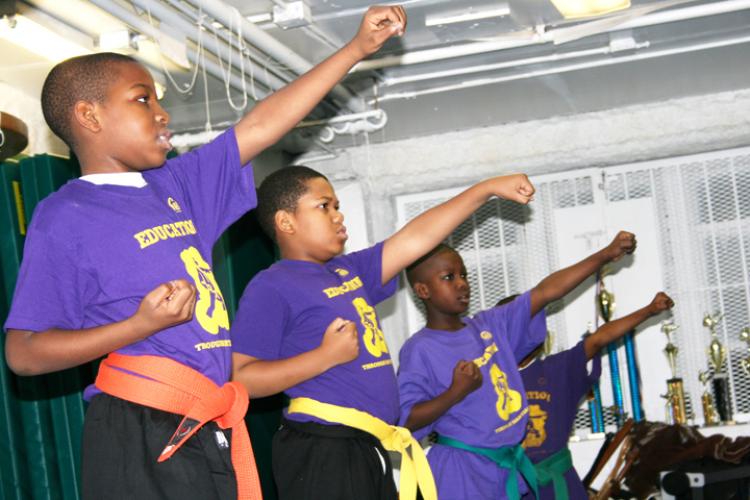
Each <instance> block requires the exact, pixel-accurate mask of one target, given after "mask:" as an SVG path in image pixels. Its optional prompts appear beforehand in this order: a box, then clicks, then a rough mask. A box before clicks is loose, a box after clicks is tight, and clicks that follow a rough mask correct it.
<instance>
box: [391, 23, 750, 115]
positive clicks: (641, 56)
mask: <svg viewBox="0 0 750 500" xmlns="http://www.w3.org/2000/svg"><path fill="white" fill-rule="evenodd" d="M743 43H750V35H747V36H740V37H734V38H729V39H723V40H716V41H712V42H703V43H698V44H693V45H690V46H684V47H673V48H667V49H661V50H652V51H648V52H638V53H636V54H631V55H627V56H618V57H610V58H607V59H600V60H597V61H589V62H581V63H575V64H569V65H566V66H558V67H555V68H547V69H542V70H536V71H526V72H523V73H517V74H512V75H505V76H498V77H494V78H478V79H476V80H468V81H464V82H461V83H456V84H450V85H444V86H441V87H433V88H430V89H425V90H417V91H412V92H397V93H392V94H385V95H382V96H379V97H378V99H377V101H378V102H384V101H393V100H397V99H414V98H416V97H419V96H423V95H429V94H439V93H442V92H450V91H453V90H464V89H470V88H476V87H482V86H484V85H493V84H497V83H503V82H509V81H513V80H523V79H526V78H534V77H539V76H545V75H552V74H559V73H568V72H571V71H578V70H581V69H590V68H598V67H603V66H611V65H614V64H622V63H626V62H632V61H642V60H647V59H654V58H657V57H664V56H670V55H675V54H683V53H687V52H695V51H699V50H709V49H714V48H720V47H729V46H732V45H739V44H743Z"/></svg>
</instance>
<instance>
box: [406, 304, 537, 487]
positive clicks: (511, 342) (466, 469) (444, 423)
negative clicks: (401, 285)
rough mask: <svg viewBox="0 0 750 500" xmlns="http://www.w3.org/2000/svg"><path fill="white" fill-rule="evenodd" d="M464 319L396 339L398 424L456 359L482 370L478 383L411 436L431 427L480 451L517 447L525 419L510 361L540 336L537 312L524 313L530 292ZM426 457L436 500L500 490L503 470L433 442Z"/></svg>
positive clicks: (442, 386)
mask: <svg viewBox="0 0 750 500" xmlns="http://www.w3.org/2000/svg"><path fill="white" fill-rule="evenodd" d="M464 323H465V324H466V327H465V328H462V329H461V330H458V331H455V332H450V331H444V330H432V329H429V328H423V329H422V330H420V331H419V332H417V333H415V334H414V335H412V336H411V338H409V340H407V341H406V343H405V344H404V347H403V348H402V349H401V353H400V362H399V372H398V383H399V392H400V396H401V419H400V420H401V423H402V424H403V423H404V422H405V421H406V419H407V418H408V416H409V413H410V412H411V409H412V407H413V406H414V405H415V404H417V403H420V402H423V401H429V400H431V399H434V398H436V397H437V396H439V395H440V394H442V393H443V392H445V391H446V390H447V389H448V387H450V384H451V382H452V380H453V369H454V367H455V366H456V363H458V361H460V360H462V359H463V360H473V361H474V362H475V363H476V364H477V365H478V366H479V367H480V369H481V371H482V377H483V382H482V385H481V387H480V388H479V389H477V390H476V391H474V392H472V393H471V394H469V395H468V396H466V398H464V400H463V401H461V402H460V403H458V404H457V405H455V406H453V407H451V408H450V409H449V410H448V411H447V412H446V413H444V414H443V415H442V416H441V417H440V418H439V419H437V420H436V421H435V422H433V423H432V424H431V425H429V426H427V427H424V428H422V429H419V430H417V431H416V432H414V435H415V436H416V437H418V438H421V437H424V436H425V435H427V434H428V433H430V432H432V431H436V432H437V433H438V434H441V435H444V436H446V437H450V438H454V439H458V440H460V441H463V442H465V443H467V444H470V445H473V446H480V447H484V448H496V447H500V446H508V445H517V444H519V443H520V442H521V440H522V439H523V436H524V433H525V432H526V420H527V418H528V416H527V413H528V409H527V407H526V398H525V395H524V390H523V384H522V382H521V376H520V375H519V373H518V362H519V361H520V360H521V359H523V358H524V357H525V356H526V355H527V354H528V353H529V352H531V350H533V349H534V348H535V347H536V346H537V345H539V343H541V342H542V341H544V338H545V336H546V335H547V327H546V317H545V313H544V311H541V312H539V313H538V314H536V315H535V316H534V317H533V318H532V317H531V294H530V292H526V293H525V294H523V295H521V296H520V297H518V298H516V300H514V301H513V302H510V303H509V304H506V305H503V306H500V307H495V308H492V309H489V310H487V311H483V312H480V313H478V314H477V315H476V316H474V317H473V318H465V319H464ZM427 459H428V460H429V462H430V466H431V467H432V471H433V474H434V476H435V482H436V485H437V488H438V496H439V497H440V498H441V499H464V498H495V497H496V496H497V495H499V494H500V493H501V492H504V491H505V489H504V488H505V482H506V480H507V476H508V473H507V470H505V469H501V468H499V467H498V466H497V465H496V464H495V463H494V462H492V461H490V460H489V459H487V458H485V457H483V456H480V455H477V454H475V453H471V452H466V451H463V450H459V449H456V448H452V447H447V446H442V445H439V444H437V445H435V446H433V447H432V449H431V450H430V452H429V454H428V455H427ZM521 483H522V484H523V480H521ZM522 489H523V486H522Z"/></svg>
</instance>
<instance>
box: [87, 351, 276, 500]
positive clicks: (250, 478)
mask: <svg viewBox="0 0 750 500" xmlns="http://www.w3.org/2000/svg"><path fill="white" fill-rule="evenodd" d="M123 370H127V371H123ZM129 372H130V373H129ZM136 374H137V375H136ZM146 377H147V378H146ZM95 385H96V387H97V388H99V389H100V390H101V391H103V392H105V393H107V394H110V395H112V396H115V397H118V398H120V399H124V400H126V401H130V402H133V403H137V404H140V405H143V406H148V407H150V408H156V409H157V410H162V411H166V412H170V413H176V414H179V415H184V418H183V419H182V421H181V422H180V425H179V427H178V428H177V430H176V431H175V433H174V434H173V435H172V437H171V438H170V440H169V442H168V443H167V445H166V446H165V448H164V451H162V452H161V455H160V456H159V458H158V462H163V461H165V460H167V459H169V458H170V457H171V456H172V455H173V454H174V453H175V452H176V451H177V450H178V449H179V448H180V446H182V445H183V444H184V443H185V442H186V441H187V440H188V439H189V438H190V437H191V436H192V435H193V434H195V433H196V432H197V431H198V429H200V428H201V427H202V426H203V425H205V424H206V423H207V422H211V421H214V422H216V423H217V424H218V426H219V427H220V428H221V429H232V449H231V453H232V466H233V467H234V472H235V475H236V477H237V498H238V500H259V499H261V498H262V493H261V489H260V480H259V478H258V470H257V469H256V467H255V456H254V455H253V449H252V447H251V445H250V436H249V435H248V433H247V427H246V426H245V413H247V408H248V405H249V400H248V395H247V390H245V388H244V386H242V385H241V384H239V383H237V382H229V383H226V384H224V385H223V386H221V387H219V386H217V385H216V384H215V383H214V382H213V381H212V380H210V379H209V378H208V377H206V376H205V375H203V374H201V373H199V372H197V371H195V370H193V369H192V368H189V367H187V366H185V365H183V364H181V363H178V362H177V361H174V360H172V359H168V358H163V357H159V356H125V355H122V354H117V353H112V354H110V355H109V356H107V358H106V359H105V360H104V361H102V363H101V365H100V367H99V374H98V375H97V377H96V383H95Z"/></svg>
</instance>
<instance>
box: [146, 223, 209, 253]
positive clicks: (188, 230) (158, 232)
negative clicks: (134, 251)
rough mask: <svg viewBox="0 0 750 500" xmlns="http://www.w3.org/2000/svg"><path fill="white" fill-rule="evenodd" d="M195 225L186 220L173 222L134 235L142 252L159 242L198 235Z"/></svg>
mask: <svg viewBox="0 0 750 500" xmlns="http://www.w3.org/2000/svg"><path fill="white" fill-rule="evenodd" d="M196 233H197V231H196V230H195V225H193V221H192V220H184V221H179V222H172V223H169V224H160V225H158V226H154V227H150V228H148V229H144V230H143V231H139V232H137V233H135V234H134V235H133V238H135V241H137V242H138V245H139V246H140V248H141V250H143V249H144V248H147V247H150V246H151V245H153V244H154V243H158V242H159V241H164V240H168V239H170V238H179V237H181V236H187V235H189V234H196Z"/></svg>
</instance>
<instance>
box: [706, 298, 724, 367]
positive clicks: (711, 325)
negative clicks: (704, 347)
mask: <svg viewBox="0 0 750 500" xmlns="http://www.w3.org/2000/svg"><path fill="white" fill-rule="evenodd" d="M720 320H721V314H720V313H718V312H717V313H714V315H713V316H711V315H710V314H709V313H706V315H705V316H703V326H705V327H706V328H708V331H709V332H710V333H711V343H710V344H708V360H709V362H710V363H711V365H713V367H714V373H720V372H721V371H722V370H721V369H722V367H723V366H724V361H726V359H727V349H726V347H724V346H723V345H722V343H721V342H720V341H719V335H718V334H717V333H716V325H718V324H719V321H720Z"/></svg>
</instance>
